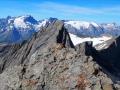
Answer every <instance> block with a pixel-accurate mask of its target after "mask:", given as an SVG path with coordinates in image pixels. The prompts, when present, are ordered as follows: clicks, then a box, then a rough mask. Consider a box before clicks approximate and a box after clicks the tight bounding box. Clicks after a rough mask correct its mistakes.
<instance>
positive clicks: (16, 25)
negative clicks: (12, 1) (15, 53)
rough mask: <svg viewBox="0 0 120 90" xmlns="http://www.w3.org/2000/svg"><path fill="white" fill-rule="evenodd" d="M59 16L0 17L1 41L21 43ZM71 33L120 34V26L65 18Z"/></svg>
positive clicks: (99, 35)
mask: <svg viewBox="0 0 120 90" xmlns="http://www.w3.org/2000/svg"><path fill="white" fill-rule="evenodd" d="M55 20H57V18H49V19H44V20H39V21H38V20H35V19H34V18H33V17H32V16H30V15H26V16H18V17H10V16H8V17H7V18H1V19H0V43H8V44H10V43H20V42H23V41H25V40H28V39H30V38H31V37H32V35H33V34H34V33H36V32H38V31H39V30H41V29H40V28H42V27H43V26H45V25H46V26H47V24H48V23H51V22H54V21H55ZM63 22H64V25H65V27H66V29H67V30H68V31H69V33H71V34H73V35H76V36H77V37H80V38H87V37H90V38H94V37H95V38H96V37H103V36H107V37H110V36H119V35H120V26H118V25H117V24H115V23H112V24H97V23H95V22H85V21H70V20H63Z"/></svg>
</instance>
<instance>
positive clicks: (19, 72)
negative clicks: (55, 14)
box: [0, 20, 120, 90]
mask: <svg viewBox="0 0 120 90" xmlns="http://www.w3.org/2000/svg"><path fill="white" fill-rule="evenodd" d="M119 40H120V39H119V38H118V39H117V41H119ZM114 41H115V40H113V42H114ZM113 42H111V44H110V43H109V44H110V45H109V46H110V47H108V48H107V49H104V50H101V51H97V50H95V49H94V48H93V47H92V42H86V43H82V44H79V45H77V46H74V45H73V43H72V41H71V39H70V36H69V33H68V32H67V30H66V29H65V27H64V23H63V22H62V21H59V20H56V21H54V22H52V23H51V24H49V25H46V26H45V27H43V28H42V29H41V30H40V31H39V32H38V33H37V34H36V35H34V37H33V38H32V39H31V40H30V41H28V42H24V43H22V44H19V45H0V72H1V74H0V90H120V86H119V76H120V75H119V63H117V61H119V59H120V58H119V50H120V49H119V44H118V45H117V47H116V46H115V45H116V44H113ZM116 43H119V42H116ZM111 47H112V48H111ZM110 48H111V49H110ZM112 51H114V56H112V55H113V52H112ZM109 55H111V57H110V58H108V56H109ZM116 55H117V56H116ZM115 57H117V58H115ZM110 59H111V60H110ZM113 59H114V60H113ZM113 64H114V65H113ZM116 65H117V66H116Z"/></svg>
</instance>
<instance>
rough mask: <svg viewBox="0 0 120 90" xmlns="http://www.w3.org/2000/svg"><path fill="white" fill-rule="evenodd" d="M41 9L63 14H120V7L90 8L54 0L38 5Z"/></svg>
mask: <svg viewBox="0 0 120 90" xmlns="http://www.w3.org/2000/svg"><path fill="white" fill-rule="evenodd" d="M38 6H39V8H40V9H41V10H45V11H51V12H52V13H58V12H59V13H63V14H67V15H68V14H82V15H83V14H84V15H93V14H95V15H100V14H101V15H102V14H104V15H108V14H111V15H114V14H115V15H118V14H119V15H120V7H106V8H88V7H80V6H74V5H66V4H60V3H54V2H43V3H41V4H39V5H38Z"/></svg>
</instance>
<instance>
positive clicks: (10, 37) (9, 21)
mask: <svg viewBox="0 0 120 90" xmlns="http://www.w3.org/2000/svg"><path fill="white" fill-rule="evenodd" d="M46 23H47V21H46V20H43V21H40V22H39V21H37V20H35V19H34V18H33V17H32V16H30V15H27V16H19V17H9V18H6V19H0V43H19V42H22V41H24V40H28V39H30V38H31V37H32V35H33V34H34V33H35V32H37V31H38V30H40V28H41V27H42V26H44V25H45V24H46Z"/></svg>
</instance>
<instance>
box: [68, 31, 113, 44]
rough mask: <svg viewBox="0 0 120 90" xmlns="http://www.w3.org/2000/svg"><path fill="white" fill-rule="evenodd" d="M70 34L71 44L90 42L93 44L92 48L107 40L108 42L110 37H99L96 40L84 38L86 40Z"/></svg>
mask: <svg viewBox="0 0 120 90" xmlns="http://www.w3.org/2000/svg"><path fill="white" fill-rule="evenodd" d="M69 34H70V37H71V40H72V42H73V44H74V45H77V44H80V43H83V42H87V41H92V42H93V46H95V45H97V44H101V43H103V42H105V41H107V40H110V39H111V38H112V37H108V36H101V37H97V38H95V37H94V38H91V37H86V38H81V37H78V36H76V35H74V34H71V33H69Z"/></svg>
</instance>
